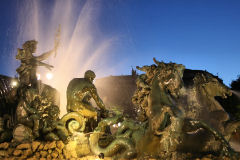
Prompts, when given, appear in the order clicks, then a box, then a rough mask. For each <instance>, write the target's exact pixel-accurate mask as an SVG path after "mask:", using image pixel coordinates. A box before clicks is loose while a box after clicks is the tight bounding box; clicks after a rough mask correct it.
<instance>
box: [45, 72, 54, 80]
mask: <svg viewBox="0 0 240 160" xmlns="http://www.w3.org/2000/svg"><path fill="white" fill-rule="evenodd" d="M46 78H47V79H48V80H51V79H52V78H53V74H52V73H51V72H48V73H47V74H46Z"/></svg>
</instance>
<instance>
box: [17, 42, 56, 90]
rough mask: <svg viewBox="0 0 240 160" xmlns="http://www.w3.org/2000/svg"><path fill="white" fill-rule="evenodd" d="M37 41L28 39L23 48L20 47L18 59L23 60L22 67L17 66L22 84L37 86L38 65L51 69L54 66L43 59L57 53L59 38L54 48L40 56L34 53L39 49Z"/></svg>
mask: <svg viewBox="0 0 240 160" xmlns="http://www.w3.org/2000/svg"><path fill="white" fill-rule="evenodd" d="M37 43H38V42H37V41H35V40H30V41H26V42H25V43H24V44H23V46H22V47H23V49H18V53H17V55H16V59H18V60H20V61H21V65H20V67H18V68H17V70H16V71H17V73H18V74H19V80H20V83H21V85H26V86H35V87H36V84H37V76H36V70H37V67H38V66H44V67H46V68H48V69H49V70H51V69H52V68H53V66H51V65H49V64H46V63H43V62H42V61H43V60H45V59H47V58H48V57H49V56H50V55H52V54H53V53H56V50H57V48H58V45H59V40H56V41H55V46H54V49H53V50H51V51H48V52H46V53H43V54H42V55H40V56H33V53H35V52H36V49H37Z"/></svg>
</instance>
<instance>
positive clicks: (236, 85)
mask: <svg viewBox="0 0 240 160" xmlns="http://www.w3.org/2000/svg"><path fill="white" fill-rule="evenodd" d="M231 89H232V90H236V91H240V75H238V78H237V79H236V80H233V81H232V82H231Z"/></svg>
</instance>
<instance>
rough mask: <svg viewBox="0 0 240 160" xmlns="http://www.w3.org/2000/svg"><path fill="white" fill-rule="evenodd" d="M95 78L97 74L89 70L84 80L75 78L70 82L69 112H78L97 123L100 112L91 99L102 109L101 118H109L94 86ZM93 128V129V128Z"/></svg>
mask: <svg viewBox="0 0 240 160" xmlns="http://www.w3.org/2000/svg"><path fill="white" fill-rule="evenodd" d="M95 77H96V75H95V73H94V72H93V71H91V70H88V71H86V72H85V74H84V78H74V79H72V80H71V81H70V83H69V85H68V87H67V112H78V113H79V114H80V115H82V116H83V117H85V118H87V119H88V120H90V119H92V120H95V121H96V120H97V116H98V115H97V113H98V112H97V109H96V108H94V107H93V106H92V104H91V103H90V99H91V98H93V99H94V100H95V102H96V104H97V106H98V107H99V108H100V113H101V116H102V117H107V114H108V112H107V110H106V108H105V105H104V104H103V101H102V100H101V98H100V97H99V95H98V93H97V89H96V87H95V85H94V84H93V80H94V78H95ZM90 125H92V124H90ZM91 128H92V129H93V127H91ZM90 130H91V129H90Z"/></svg>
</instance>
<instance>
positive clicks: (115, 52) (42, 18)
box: [0, 0, 240, 85]
mask: <svg viewBox="0 0 240 160" xmlns="http://www.w3.org/2000/svg"><path fill="white" fill-rule="evenodd" d="M59 24H60V25H61V29H62V40H61V48H60V51H59V53H58V55H57V58H52V59H51V60H49V61H47V63H50V64H53V65H54V66H55V67H56V73H57V72H61V73H62V74H63V73H65V72H74V73H75V74H74V75H72V76H75V77H76V76H77V75H79V76H81V74H82V73H83V72H84V71H85V70H87V69H93V70H94V71H96V74H97V77H103V76H108V75H125V74H130V73H131V67H135V66H142V65H151V64H153V61H152V58H153V57H156V58H157V59H158V60H159V61H161V60H163V61H165V62H170V61H172V62H175V63H181V64H184V65H185V66H186V68H189V69H201V70H207V71H209V72H210V73H212V74H214V75H218V76H219V77H220V78H222V79H223V81H224V83H225V84H226V85H229V84H230V82H231V81H232V80H234V79H236V78H237V75H239V74H240V62H239V61H240V1H239V0H89V1H86V0H58V1H57V0H51V1H49V0H41V1H40V0H1V1H0V42H1V43H0V74H3V75H9V76H15V75H16V72H15V69H16V68H17V66H18V65H19V62H17V60H15V55H16V54H17V48H21V45H22V44H23V43H24V41H26V40H31V39H36V40H38V41H39V46H38V50H37V52H39V53H43V52H44V51H47V50H50V49H51V48H52V47H53V41H54V35H55V31H56V29H57V26H58V25H59ZM79 54H81V56H80V57H79V56H78V55H79ZM58 58H59V59H58ZM60 59H61V60H60ZM69 63H70V64H73V63H74V64H75V66H74V67H70V68H68V67H69ZM61 68H64V69H65V68H68V69H67V70H66V71H65V70H64V69H61ZM57 69H59V70H60V71H57ZM78 69H79V71H77V72H76V70H78ZM73 70H75V71H73Z"/></svg>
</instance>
